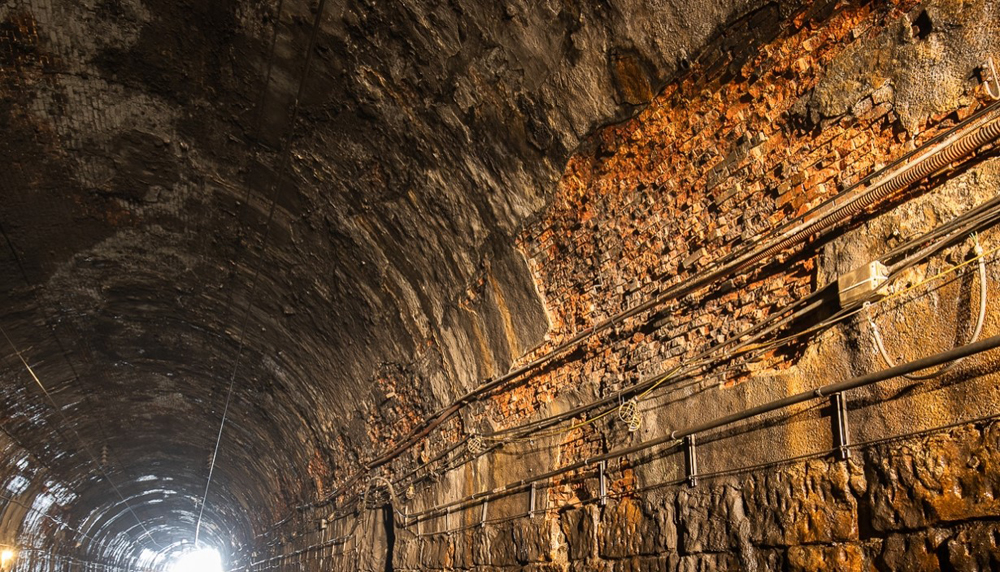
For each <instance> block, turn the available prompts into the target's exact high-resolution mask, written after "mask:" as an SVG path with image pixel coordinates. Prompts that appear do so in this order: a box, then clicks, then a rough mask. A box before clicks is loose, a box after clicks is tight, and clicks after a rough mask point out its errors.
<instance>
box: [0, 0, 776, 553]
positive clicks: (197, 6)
mask: <svg viewBox="0 0 1000 572" xmlns="http://www.w3.org/2000/svg"><path fill="white" fill-rule="evenodd" d="M752 4H754V3H752V2H747V1H743V2H730V1H726V0H700V1H698V2H683V1H680V0H648V1H643V0H619V1H609V2H592V3H577V2H569V1H565V0H562V1H559V0H552V1H543V2H528V1H524V2H482V1H479V0H451V1H441V2H431V1H427V2H415V1H401V2H370V1H360V0H359V1H350V0H349V1H344V0H319V1H306V0H271V1H256V0H253V1H248V0H220V1H212V2H202V1H178V0H83V1H81V0H6V2H4V3H3V4H0V101H2V105H0V130H2V133H3V135H2V138H0V205H2V208H0V227H2V230H3V241H4V243H3V244H2V246H3V255H2V256H0V291H2V293H3V304H2V305H0V326H2V327H3V329H4V331H5V332H6V334H7V336H9V338H10V343H7V341H6V340H2V341H3V344H2V345H0V355H2V357H3V360H2V362H0V379H2V382H3V387H4V391H3V393H2V400H3V401H2V408H0V412H2V430H3V435H0V443H3V446H4V455H3V457H2V458H3V461H2V465H3V475H4V481H3V482H4V483H5V484H6V492H5V493H3V494H4V495H5V497H7V499H8V500H6V501H4V502H7V503H8V506H7V509H6V511H5V512H4V515H5V520H4V521H3V523H2V525H3V527H4V529H3V531H2V532H3V534H4V535H5V537H4V538H3V539H2V540H4V541H13V540H16V539H17V537H18V534H19V533H21V534H23V535H24V536H25V537H27V538H35V539H36V540H37V541H38V542H40V543H42V544H44V545H46V546H48V547H49V548H51V549H53V550H56V551H58V552H60V553H64V554H72V555H75V556H78V557H80V558H85V559H89V560H94V561H102V562H111V563H117V564H121V565H128V564H130V563H134V562H135V559H136V558H139V557H140V556H141V557H142V558H143V559H145V560H141V561H142V562H146V561H148V562H152V560H150V556H149V554H150V553H145V556H143V554H144V553H143V550H144V549H148V550H151V551H153V552H158V551H162V550H164V549H167V550H169V549H170V547H172V546H176V545H177V543H179V542H181V541H183V540H185V539H190V537H191V535H192V533H193V528H194V522H195V520H196V519H197V514H198V509H199V505H200V501H201V498H202V495H203V493H204V490H205V484H206V479H207V478H208V470H209V463H210V461H209V459H210V457H211V454H212V451H213V447H214V445H215V442H216V437H217V435H218V432H219V426H220V420H221V418H222V415H223V409H224V407H225V403H226V396H227V389H228V387H229V385H230V383H231V382H232V383H233V387H234V392H233V399H232V403H231V407H230V409H229V416H228V423H227V425H226V427H225V431H224V433H223V436H222V440H221V446H220V450H219V457H218V462H217V464H216V470H215V474H214V477H213V481H212V487H211V490H210V491H209V495H208V502H207V504H206V509H205V528H204V534H205V535H206V538H208V539H209V540H210V541H211V542H214V543H217V544H219V545H221V546H224V547H226V548H227V550H229V551H231V552H234V551H236V549H237V547H242V548H244V549H247V547H250V546H252V545H253V542H254V537H255V534H257V533H260V532H262V531H263V530H265V529H267V528H268V527H269V526H270V525H272V524H273V523H274V522H276V521H277V520H279V519H281V518H284V517H285V516H286V515H287V514H288V511H289V510H290V509H291V507H294V506H296V505H297V504H300V503H302V502H305V501H308V500H311V499H313V498H314V497H315V495H316V492H317V491H316V487H315V486H314V484H315V480H316V474H322V475H323V477H324V478H325V479H326V480H328V481H335V480H336V479H337V478H340V477H343V476H344V475H346V474H349V473H351V472H352V471H353V468H352V467H342V466H337V464H336V463H334V462H333V460H334V459H337V458H351V457H350V454H347V453H344V451H353V453H351V454H353V455H354V456H355V457H358V458H361V457H362V456H364V455H370V454H374V453H375V452H377V451H372V450H371V449H373V448H374V449H378V443H373V442H372V441H373V440H372V439H371V438H370V436H368V435H366V434H365V433H364V431H363V427H361V426H360V425H359V424H358V423H356V422H354V421H355V420H356V419H357V412H358V410H359V408H361V407H363V406H364V403H365V400H366V399H369V398H370V397H371V392H372V390H373V380H374V379H376V378H377V377H378V376H379V375H382V374H383V373H384V372H385V371H394V372H397V373H398V375H401V376H403V377H405V378H406V379H408V380H410V383H411V384H412V385H413V387H414V388H415V391H416V392H417V394H418V395H419V397H420V403H423V404H424V405H426V407H428V408H433V407H436V406H437V405H438V404H439V403H440V402H441V401H442V400H446V399H448V398H450V397H453V396H454V395H456V394H459V393H461V391H462V390H463V388H467V387H468V386H469V385H471V384H473V383H475V382H476V380H478V379H482V378H484V377H488V376H490V375H492V374H494V373H496V372H500V371H502V370H503V369H504V367H505V364H507V363H509V361H510V359H511V358H512V357H516V355H517V354H518V352H523V351H524V350H525V349H527V348H528V347H530V344H532V343H534V342H536V341H537V340H538V339H540V337H541V335H542V334H543V333H544V330H545V327H546V324H545V318H544V314H543V312H542V310H541V307H540V305H539V304H540V302H539V301H538V300H537V297H533V296H532V295H531V292H533V290H532V288H533V286H532V279H531V276H530V274H529V273H528V270H527V268H526V266H525V263H524V261H523V259H522V258H521V257H520V255H519V254H517V253H516V252H515V251H514V250H513V237H514V235H515V233H516V231H517V229H518V228H519V226H520V225H521V224H522V223H523V222H524V221H525V220H526V219H528V218H529V217H531V216H532V215H533V213H536V212H537V211H538V210H539V209H540V208H542V207H543V206H544V205H545V204H546V200H547V197H548V196H549V194H550V192H551V190H552V189H553V185H554V181H555V180H556V179H557V177H558V176H559V174H560V170H561V168H562V166H563V163H564V161H565V159H566V158H567V156H568V154H569V153H570V152H571V151H572V150H573V149H575V148H576V147H577V146H578V145H580V144H581V141H582V140H583V139H584V138H585V137H586V135H587V134H588V133H590V132H592V130H593V129H594V128H595V127H597V126H599V125H601V124H604V123H606V122H609V121H613V120H615V119H617V118H621V117H624V116H626V115H628V114H629V113H632V112H633V111H634V110H635V109H636V108H637V107H636V106H640V105H642V104H643V103H644V102H646V101H648V100H649V98H650V97H651V96H652V95H653V93H654V92H655V91H656V90H657V89H658V88H659V87H660V86H661V85H663V83H664V82H665V81H666V80H667V79H668V78H669V77H670V76H671V75H672V74H673V73H674V71H675V70H676V69H677V68H678V67H679V66H683V65H684V63H685V61H686V59H687V58H689V57H691V56H690V54H693V53H695V52H696V51H697V50H698V48H699V46H700V45H701V44H702V42H704V41H705V39H706V38H707V37H709V35H710V34H712V33H713V32H714V31H715V30H716V29H717V28H718V26H719V25H720V24H721V23H723V22H726V21H730V20H732V19H733V18H735V17H737V16H739V15H742V14H745V13H748V12H749V11H750V10H751V9H755V8H756V6H754V5H752ZM766 10H768V12H767V14H766V15H767V17H768V18H772V19H773V18H778V17H780V10H779V9H778V8H777V7H771V8H767V9H766ZM751 32H752V30H751ZM748 35H752V33H748ZM487 274H488V275H490V276H491V277H492V278H493V281H494V282H495V283H496V284H497V286H496V288H497V292H498V293H502V294H503V297H504V298H505V299H506V300H507V301H508V303H513V304H517V305H519V306H521V308H520V310H519V311H516V312H511V313H512V314H515V315H518V316H527V317H526V318H523V319H524V323H522V324H519V327H518V328H517V329H516V330H517V331H518V332H521V334H519V335H520V336H521V337H522V338H523V339H520V338H518V337H517V336H514V337H513V338H511V339H504V336H503V335H502V334H503V332H502V331H501V335H499V336H496V335H490V336H489V338H490V339H489V340H488V341H487V342H486V346H488V348H487V351H486V355H487V357H486V358H482V357H469V352H468V351H466V350H467V349H468V348H470V347H471V346H472V345H473V344H474V342H472V341H471V337H472V336H473V333H472V332H470V331H469V328H468V327H467V326H468V318H467V317H464V316H465V314H463V312H461V311H459V310H458V309H457V304H458V302H459V301H460V300H461V299H463V296H465V294H466V292H467V291H468V290H469V289H470V288H475V286H476V284H477V283H478V282H477V280H478V279H479V278H480V277H482V276H483V275H487ZM498 295H499V294H498ZM479 311H481V312H482V313H483V314H484V315H485V314H489V313H490V312H491V310H489V309H488V308H487V309H480V310H479ZM483 319H484V320H485V321H487V322H489V319H487V318H483ZM524 332H527V333H524ZM487 333H488V334H491V332H487ZM508 337H509V336H508ZM15 349H16V350H17V351H20V352H21V355H22V356H23V357H24V358H25V360H26V362H27V363H28V365H30V366H31V368H32V369H33V371H34V372H35V373H37V375H38V379H39V381H40V382H41V384H42V385H44V387H45V388H46V390H47V392H48V396H46V395H45V394H44V393H43V391H42V389H41V387H40V386H39V385H38V384H36V383H35V381H34V380H33V379H32V377H31V375H30V374H29V371H28V369H27V368H26V367H25V365H24V363H22V362H21V361H20V359H19V357H18V355H17V353H16V351H15ZM334 449H337V450H336V451H335V450H334ZM365 451H367V452H365ZM317 465H321V466H322V469H317ZM28 507H33V508H28Z"/></svg>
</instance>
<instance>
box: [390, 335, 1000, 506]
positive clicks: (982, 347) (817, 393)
mask: <svg viewBox="0 0 1000 572" xmlns="http://www.w3.org/2000/svg"><path fill="white" fill-rule="evenodd" d="M998 347H1000V335H995V336H992V337H990V338H987V339H985V340H982V341H979V342H976V343H973V344H967V345H964V346H961V347H958V348H954V349H951V350H948V351H944V352H941V353H938V354H934V355H932V356H928V357H924V358H920V359H917V360H914V361H911V362H907V363H905V364H901V365H897V366H895V367H891V368H888V369H884V370H881V371H877V372H874V373H870V374H867V375H863V376H860V377H855V378H852V379H849V380H846V381H841V382H838V383H831V384H828V385H824V386H822V387H819V388H816V389H812V390H808V391H803V392H801V393H797V394H794V395H790V396H788V397H784V398H781V399H776V400H774V401H770V402H768V403H765V404H763V405H758V406H756V407H751V408H748V409H744V410H742V411H739V412H737V413H732V414H730V415H725V416H722V417H718V418H716V419H714V420H711V421H707V422H705V423H701V424H698V425H693V426H690V427H686V428H683V429H677V430H674V431H671V432H669V433H667V434H666V435H664V436H662V437H658V438H656V439H651V440H649V441H644V442H642V443H639V444H638V445H633V446H631V447H625V448H621V449H617V450H614V451H611V452H608V453H605V454H603V455H598V456H596V457H592V458H589V459H586V460H583V461H577V462H575V463H571V464H569V465H566V466H565V467H560V468H558V469H553V470H551V471H548V472H545V473H542V474H539V475H536V476H534V477H531V478H528V479H522V480H519V481H515V482H512V483H508V484H506V485H504V486H502V487H498V488H495V489H492V490H490V491H483V492H480V493H475V494H472V495H469V496H466V497H464V498H462V499H459V500H456V501H452V502H449V503H445V504H442V505H439V506H436V507H434V508H431V509H428V510H425V511H422V512H418V513H413V514H411V515H409V518H410V519H414V522H416V521H417V520H428V519H430V518H434V517H437V516H440V515H442V514H445V513H446V512H454V510H456V509H464V508H468V507H469V506H472V505H474V504H478V503H480V502H483V501H491V500H493V499H495V498H498V497H501V496H506V495H510V494H513V493H516V492H520V491H522V490H525V489H527V488H528V487H530V486H531V484H532V483H537V482H540V481H545V480H548V479H551V478H553V477H557V476H559V475H562V474H564V473H568V472H571V471H575V470H577V469H582V468H585V467H588V466H591V465H596V464H598V463H600V462H602V461H609V460H613V459H615V458H619V457H625V456H628V455H632V454H635V453H639V452H641V451H644V450H646V449H650V448H653V447H657V446H660V445H664V444H671V445H676V444H678V443H677V442H678V441H679V440H681V439H684V438H685V437H690V436H693V435H697V434H699V433H704V432H706V431H710V430H712V429H718V428H720V427H724V426H726V425H732V424H734V423H738V422H740V421H745V420H747V419H751V418H753V417H758V416H760V415H764V414H766V413H771V412H774V411H778V410H781V409H786V408H788V407H791V406H793V405H798V404H800V403H804V402H807V401H811V400H814V399H821V398H824V397H829V396H831V395H834V394H837V393H842V392H845V391H849V390H852V389H857V388H860V387H866V386H869V385H873V384H875V383H879V382H882V381H886V380H888V379H892V378H894V377H901V376H904V375H906V374H910V373H913V372H917V371H920V370H924V369H927V368H930V367H935V366H939V365H942V364H945V363H948V362H951V361H954V360H958V359H964V358H966V357H969V356H972V355H976V354H979V353H982V352H985V351H989V350H993V349H996V348H998Z"/></svg>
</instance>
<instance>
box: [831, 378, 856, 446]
mask: <svg viewBox="0 0 1000 572" xmlns="http://www.w3.org/2000/svg"><path fill="white" fill-rule="evenodd" d="M831 399H832V400H833V423H834V427H835V435H834V438H835V439H836V441H837V442H836V443H835V444H834V445H835V446H836V447H837V456H839V457H840V460H841V461H846V460H847V459H850V458H851V449H850V445H851V434H850V431H849V429H850V428H849V427H848V424H847V400H846V399H844V393H843V392H839V393H834V394H833V395H832V396H831Z"/></svg>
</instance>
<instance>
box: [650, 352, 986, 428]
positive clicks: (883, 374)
mask: <svg viewBox="0 0 1000 572" xmlns="http://www.w3.org/2000/svg"><path fill="white" fill-rule="evenodd" d="M997 347H1000V335H997V336H993V337H991V338H986V339H985V340H982V341H979V342H976V343H974V344H968V345H965V346H962V347H959V348H955V349H952V350H948V351H946V352H941V353H939V354H934V355H932V356H928V357H925V358H920V359H918V360H914V361H911V362H908V363H904V364H902V365H897V366H896V367H890V368H889V369H883V370H882V371H877V372H875V373H869V374H868V375H863V376H861V377H856V378H854V379H849V380H847V381H841V382H840V383H831V384H830V385H824V386H823V387H819V388H817V389H811V390H809V391H803V392H802V393H796V394H795V395H790V396H788V397H785V398H783V399H777V400H775V401H771V402H770V403H765V404H763V405H758V406H757V407H751V408H750V409H745V410H743V411H740V412H739V413H733V414H732V415H726V416H725V417H719V418H718V419H715V420H713V421H709V422H707V423H702V424H700V425H694V426H692V427H688V428H687V429H681V430H678V431H673V432H671V433H670V438H671V439H680V438H682V437H686V436H688V435H694V434H695V433H703V432H705V431H708V430H711V429H716V428H718V427H722V426H723V425H729V424H731V423H736V422H737V421H743V420H745V419H749V418H751V417H756V416H758V415H763V414H764V413H770V412H771V411H776V410H778V409H784V408H786V407H791V406H792V405H797V404H799V403H803V402H805V401H809V400H812V399H819V398H821V397H825V396H830V395H833V394H835V393H840V392H842V391H848V390H851V389H857V388H859V387H864V386H866V385H872V384H873V383H878V382H880V381H885V380H887V379H892V378H894V377H899V376H902V375H904V374H907V373H913V372H915V371H920V370H922V369H927V368H929V367H934V366H936V365H941V364H943V363H948V362H950V361H952V360H956V359H961V358H964V357H968V356H971V355H973V354H977V353H980V352H984V351H987V350H992V349H995V348H997Z"/></svg>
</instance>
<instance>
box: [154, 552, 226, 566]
mask: <svg viewBox="0 0 1000 572" xmlns="http://www.w3.org/2000/svg"><path fill="white" fill-rule="evenodd" d="M167 571H168V572H223V571H222V557H221V556H220V555H219V551H218V550H214V549H212V548H200V549H197V550H191V551H189V552H185V553H184V554H181V555H180V556H178V557H177V559H176V560H174V561H173V563H171V564H170V566H169V567H168V568H167Z"/></svg>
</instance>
